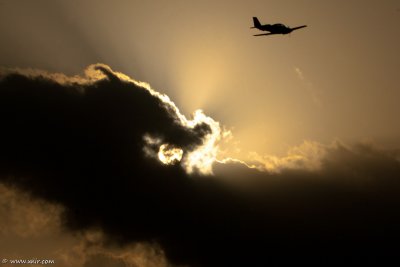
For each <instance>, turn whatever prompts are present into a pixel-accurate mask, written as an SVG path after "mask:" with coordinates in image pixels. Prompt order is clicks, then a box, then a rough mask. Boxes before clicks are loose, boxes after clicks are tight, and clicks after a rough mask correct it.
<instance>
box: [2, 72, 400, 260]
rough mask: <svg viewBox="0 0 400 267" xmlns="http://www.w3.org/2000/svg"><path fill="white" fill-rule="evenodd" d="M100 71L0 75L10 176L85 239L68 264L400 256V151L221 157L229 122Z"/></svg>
mask: <svg viewBox="0 0 400 267" xmlns="http://www.w3.org/2000/svg"><path fill="white" fill-rule="evenodd" d="M89 69H90V72H92V73H93V74H89V76H90V75H94V76H90V77H91V78H90V77H89V78H88V77H86V78H85V77H84V78H82V77H75V78H73V79H72V80H69V78H68V77H65V76H63V75H56V76H57V77H63V78H55V76H54V75H53V76H52V75H47V74H37V73H35V74H32V71H29V73H25V72H22V71H8V72H7V73H5V72H4V74H3V75H2V77H1V79H0V121H1V123H2V127H3V130H2V131H1V132H0V147H1V149H0V181H1V183H2V184H4V185H5V188H16V190H19V191H22V192H25V193H26V194H28V195H29V196H30V197H31V198H32V199H34V200H37V201H38V202H40V203H45V204H44V205H50V206H48V207H56V210H55V213H54V214H53V215H54V216H53V215H51V216H53V217H55V218H58V223H59V228H61V229H65V230H67V233H68V232H69V233H73V234H75V235H79V236H80V237H79V239H78V241H76V240H75V241H76V242H75V241H74V242H75V243H74V245H73V248H74V249H73V250H72V251H73V253H74V254H70V253H72V252H68V251H65V250H60V251H61V252H62V253H61V252H60V253H61V254H59V255H60V256H59V257H60V258H63V259H65V261H67V259H68V260H70V261H71V263H72V262H73V260H74V259H75V260H78V261H77V262H76V264H72V265H75V266H80V265H84V266H86V267H88V266H101V265H100V262H99V259H101V258H102V259H103V263H104V262H107V261H110V262H109V265H111V266H113V265H115V266H126V265H127V266H129V264H131V265H134V266H135V265H138V266H146V265H145V264H144V262H147V263H149V262H150V263H149V264H148V265H147V266H170V264H176V265H183V266H265V265H284V264H291V265H293V264H300V263H304V264H309V265H310V264H311V265H312V264H323V263H324V262H325V263H326V261H328V262H329V263H330V264H332V265H342V264H344V263H348V262H358V263H359V262H362V263H369V264H371V263H382V262H389V261H393V260H397V258H395V256H394V255H396V254H394V253H392V252H393V251H395V250H396V249H397V248H396V247H394V246H392V245H391V244H392V242H390V241H394V240H397V239H398V238H400V231H399V228H398V225H399V224H400V216H399V215H398V213H397V212H396V211H397V210H398V208H399V206H400V198H399V193H400V192H399V191H400V181H399V177H400V162H399V151H398V150H391V151H389V150H384V149H379V148H377V147H376V146H374V145H371V144H361V145H355V146H346V145H344V144H342V143H340V142H336V143H334V144H333V145H330V146H326V145H321V144H318V143H315V142H311V141H309V142H305V143H304V144H302V145H300V146H299V147H297V148H293V149H292V150H290V151H289V153H288V155H287V156H286V157H283V158H277V157H271V156H259V155H257V154H255V155H254V160H253V162H248V163H243V162H241V161H240V160H236V159H226V158H225V159H219V160H216V159H217V157H218V145H219V143H220V142H221V141H222V140H223V139H224V137H226V136H229V134H227V133H226V132H224V130H222V129H221V126H220V124H219V123H218V122H216V121H215V120H213V119H212V118H210V117H207V116H206V115H204V113H203V112H200V111H198V112H196V113H195V114H194V116H193V119H187V118H186V117H184V116H183V115H182V114H181V113H180V112H179V109H178V108H177V106H176V105H175V104H174V103H173V102H172V101H171V100H170V99H169V98H168V97H167V96H165V95H162V94H160V93H158V92H156V91H155V90H153V89H151V88H150V87H149V86H148V85H146V84H144V83H138V82H136V81H133V80H132V79H130V78H128V77H126V76H125V75H123V74H121V73H117V72H114V71H112V70H111V69H110V68H109V67H108V66H105V65H95V66H92V67H90V68H89ZM175 162H176V163H175ZM178 162H179V164H177V163H178ZM174 163H175V164H174ZM211 171H212V172H211ZM211 173H213V174H211ZM4 190H6V189H4ZM7 190H8V189H7ZM7 190H6V191H7ZM25 193H24V194H25ZM17 195H18V194H15V196H17ZM6 199H7V198H6ZM8 199H9V200H5V201H3V202H1V201H0V203H3V204H4V203H13V202H12V201H11V200H10V198H8ZM10 205H11V204H10ZM21 205H22V206H23V205H25V204H21ZM17 206H18V205H17ZM46 207H47V206H43V209H44V210H47V209H48V207H47V208H46ZM41 210H42V209H38V210H37V212H38V213H40V212H41ZM51 214H52V213H51ZM21 218H24V216H21ZM45 218H46V217H44V219H43V220H38V221H37V222H38V223H37V224H36V225H37V227H39V228H40V227H43V225H47V224H46V221H45ZM51 221H52V220H51ZM55 221H57V220H55ZM7 225H9V223H7ZM0 227H2V229H6V228H5V227H6V226H4V225H3V224H0ZM7 227H8V226H7ZM35 227H36V226H35ZM57 227H58V226H57ZM7 229H10V228H7ZM18 229H19V228H18ZM40 229H42V228H40ZM2 231H3V232H10V231H11V230H2ZM18 231H19V230H18ZM82 251H84V252H85V253H83V254H82ZM61 255H63V256H61ZM73 255H75V256H76V255H78V256H76V257H74V256H73ZM79 255H80V256H79ZM132 255H133V256H132ZM128 263H129V264H128ZM153 263H154V264H153ZM152 264H153V265H152Z"/></svg>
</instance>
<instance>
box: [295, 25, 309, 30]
mask: <svg viewBox="0 0 400 267" xmlns="http://www.w3.org/2000/svg"><path fill="white" fill-rule="evenodd" d="M305 27H307V25H303V26H298V27H294V28H292V31H294V30H298V29H301V28H305Z"/></svg>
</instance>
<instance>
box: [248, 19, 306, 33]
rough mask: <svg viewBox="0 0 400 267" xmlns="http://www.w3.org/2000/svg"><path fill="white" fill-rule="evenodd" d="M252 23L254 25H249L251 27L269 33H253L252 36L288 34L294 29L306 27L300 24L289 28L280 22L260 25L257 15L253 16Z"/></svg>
mask: <svg viewBox="0 0 400 267" xmlns="http://www.w3.org/2000/svg"><path fill="white" fill-rule="evenodd" d="M253 23H254V27H250V28H251V29H254V28H257V29H259V30H261V31H268V32H269V33H261V34H254V35H253V36H262V35H271V34H288V33H291V32H292V31H294V30H298V29H301V28H304V27H307V25H302V26H298V27H294V28H290V27H287V26H285V25H283V24H281V23H277V24H264V25H261V23H260V21H259V20H258V19H257V17H253Z"/></svg>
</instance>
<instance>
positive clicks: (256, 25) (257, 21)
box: [251, 17, 261, 29]
mask: <svg viewBox="0 0 400 267" xmlns="http://www.w3.org/2000/svg"><path fill="white" fill-rule="evenodd" d="M253 23H254V27H251V28H257V29H258V28H260V27H261V23H260V21H259V20H258V18H257V17H253Z"/></svg>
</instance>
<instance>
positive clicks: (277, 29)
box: [257, 23, 293, 34]
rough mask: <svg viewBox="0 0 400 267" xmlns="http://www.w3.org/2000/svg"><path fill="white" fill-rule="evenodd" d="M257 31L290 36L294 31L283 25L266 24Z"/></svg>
mask: <svg viewBox="0 0 400 267" xmlns="http://www.w3.org/2000/svg"><path fill="white" fill-rule="evenodd" d="M257 29H259V30H261V31H269V32H270V33H273V34H288V33H291V32H292V31H293V30H292V29H291V28H288V27H286V26H285V25H283V24H280V23H277V24H264V25H260V26H258V27H257Z"/></svg>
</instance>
